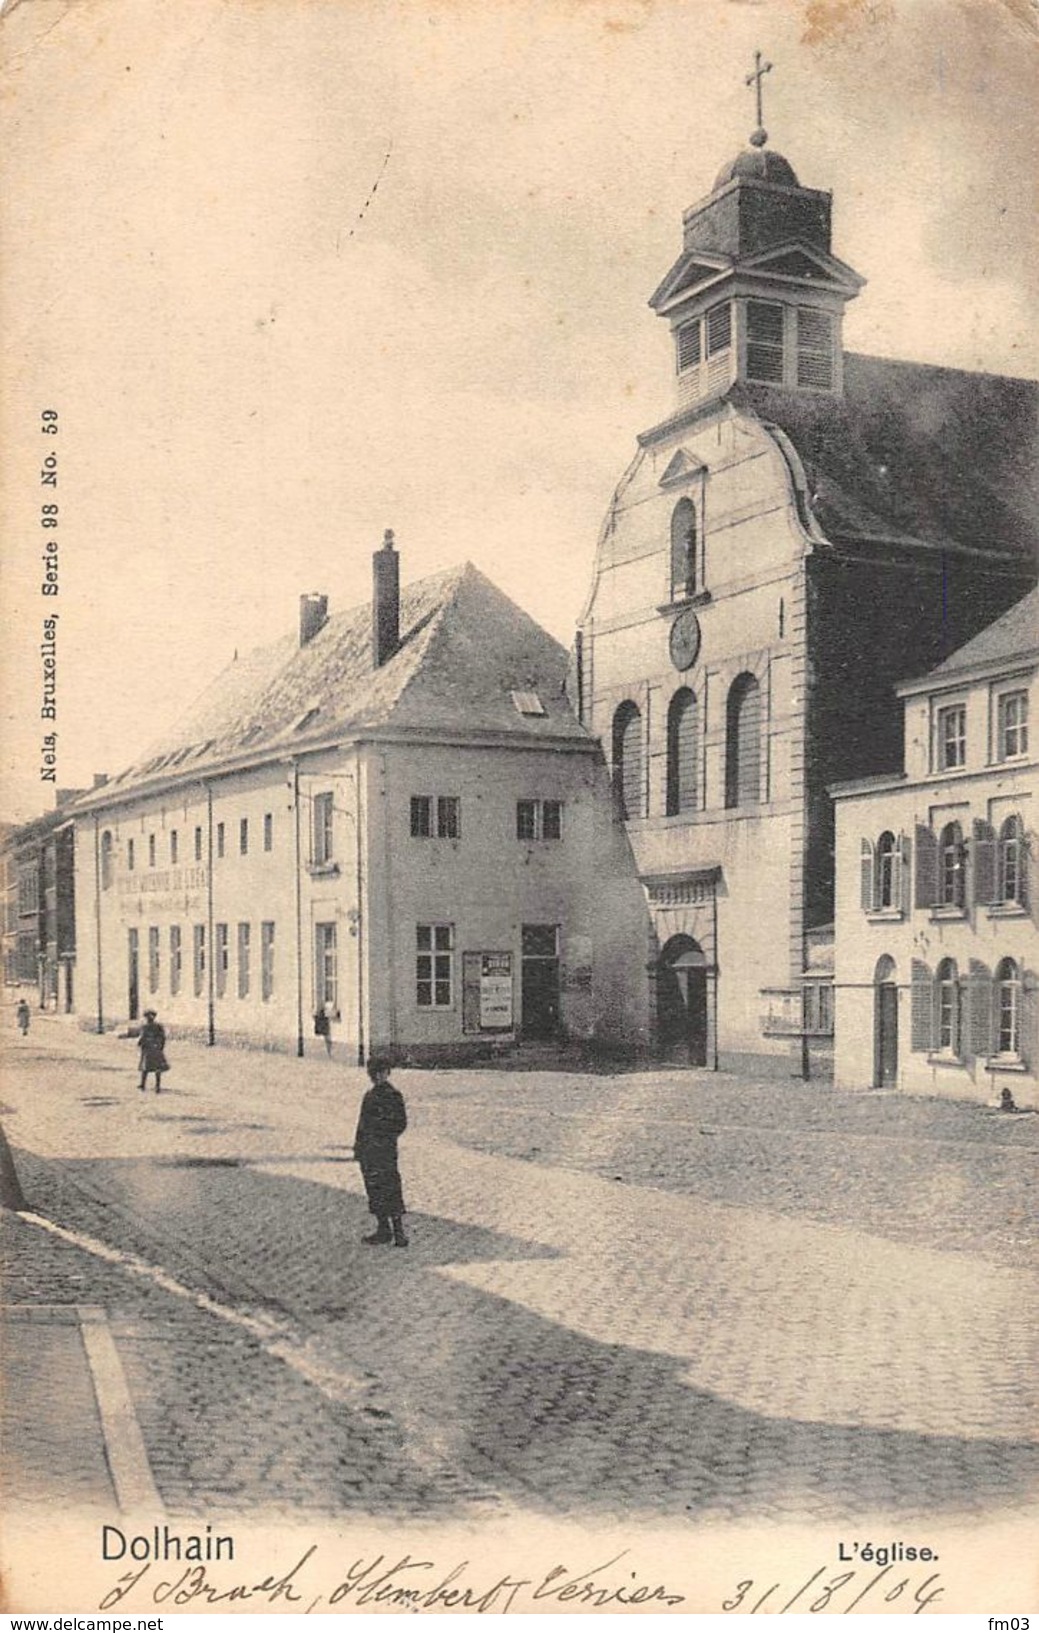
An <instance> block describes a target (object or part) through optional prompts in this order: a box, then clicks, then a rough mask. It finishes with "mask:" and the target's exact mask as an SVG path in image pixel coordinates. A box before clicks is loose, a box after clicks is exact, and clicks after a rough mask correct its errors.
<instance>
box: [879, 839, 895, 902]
mask: <svg viewBox="0 0 1039 1633" xmlns="http://www.w3.org/2000/svg"><path fill="white" fill-rule="evenodd" d="M876 899H877V906H878V907H894V906H895V905H896V903H895V836H894V834H893V833H882V834H881V836H880V838H879V839H878V840H877V886H876Z"/></svg>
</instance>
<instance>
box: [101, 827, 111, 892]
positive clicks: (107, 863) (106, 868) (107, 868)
mask: <svg viewBox="0 0 1039 1633" xmlns="http://www.w3.org/2000/svg"><path fill="white" fill-rule="evenodd" d="M111 885H112V834H111V831H110V830H109V829H108V828H106V829H105V831H104V833H103V834H102V835H101V889H102V890H109V889H111Z"/></svg>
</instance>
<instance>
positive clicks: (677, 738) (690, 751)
mask: <svg viewBox="0 0 1039 1633" xmlns="http://www.w3.org/2000/svg"><path fill="white" fill-rule="evenodd" d="M698 742H699V740H698V733H697V723H696V698H695V697H694V695H693V693H692V692H691V691H690V690H689V688H688V687H687V686H683V687H682V688H681V689H680V690H679V691H677V692H676V693H675V695H674V697H673V698H672V699H671V703H670V705H669V707H668V711H667V796H666V801H665V809H666V812H667V815H668V816H680V815H681V813H682V812H683V811H695V810H696V760H697V753H698Z"/></svg>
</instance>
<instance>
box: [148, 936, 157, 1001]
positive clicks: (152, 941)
mask: <svg viewBox="0 0 1039 1633" xmlns="http://www.w3.org/2000/svg"><path fill="white" fill-rule="evenodd" d="M158 990H159V926H158V925H157V924H153V925H151V926H150V927H149V930H148V991H149V992H158Z"/></svg>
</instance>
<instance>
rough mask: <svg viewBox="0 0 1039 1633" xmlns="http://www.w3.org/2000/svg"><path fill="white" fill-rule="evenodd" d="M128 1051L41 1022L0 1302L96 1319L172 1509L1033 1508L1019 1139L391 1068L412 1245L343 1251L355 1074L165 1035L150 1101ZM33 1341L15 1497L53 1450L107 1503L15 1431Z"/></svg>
mask: <svg viewBox="0 0 1039 1633" xmlns="http://www.w3.org/2000/svg"><path fill="white" fill-rule="evenodd" d="M134 1058H135V1057H134V1051H133V1046H132V1044H130V1043H128V1042H125V1041H120V1040H118V1039H114V1038H111V1037H106V1038H103V1039H99V1038H96V1037H93V1036H89V1035H86V1034H83V1033H79V1032H77V1031H75V1030H73V1029H71V1028H70V1027H68V1026H66V1025H63V1024H61V1023H58V1022H41V1023H40V1024H39V1025H37V1026H34V1029H33V1032H32V1034H31V1037H30V1038H29V1040H27V1041H26V1042H24V1043H21V1042H20V1041H10V1040H9V1043H8V1050H7V1064H6V1067H5V1078H4V1083H5V1099H6V1102H7V1103H6V1106H5V1112H4V1126H5V1130H6V1132H7V1136H8V1139H9V1140H10V1143H11V1146H12V1148H13V1150H14V1156H15V1161H16V1164H17V1169H18V1174H19V1178H20V1180H21V1184H22V1188H23V1190H24V1193H25V1198H26V1206H27V1212H28V1214H29V1215H30V1216H35V1217H20V1216H18V1215H13V1214H11V1213H7V1214H5V1216H4V1225H5V1232H6V1243H5V1253H6V1263H7V1270H6V1278H5V1282H6V1287H5V1303H6V1305H7V1306H8V1307H10V1308H13V1309H14V1310H15V1311H16V1312H17V1311H19V1310H21V1311H23V1312H24V1309H25V1307H26V1306H30V1307H36V1308H45V1309H60V1307H62V1306H69V1305H77V1306H91V1307H100V1308H101V1309H102V1310H103V1311H104V1312H105V1315H106V1317H107V1323H108V1326H109V1328H110V1330H111V1333H112V1336H113V1338H114V1342H115V1347H116V1350H117V1352H118V1356H119V1359H120V1361H121V1364H122V1369H123V1372H124V1373H125V1378H126V1383H127V1386H128V1389H129V1393H130V1396H131V1399H132V1403H133V1407H134V1410H135V1413H136V1417H137V1420H138V1423H139V1425H140V1430H141V1434H142V1436H143V1442H144V1446H145V1448H146V1453H147V1462H148V1465H149V1466H150V1470H151V1475H152V1477H153V1479H154V1481H155V1485H156V1487H157V1490H158V1494H159V1497H160V1499H161V1502H162V1504H163V1505H164V1507H165V1509H166V1510H167V1511H168V1512H169V1513H171V1514H183V1515H193V1514H196V1515H201V1514H205V1513H209V1512H212V1511H213V1510H214V1508H220V1509H222V1510H223V1511H224V1512H227V1511H236V1510H237V1511H245V1512H260V1511H261V1510H262V1511H266V1510H279V1509H280V1510H284V1511H292V1512H293V1513H295V1514H296V1515H298V1514H299V1513H300V1512H301V1511H303V1512H309V1513H311V1514H313V1515H315V1516H322V1515H325V1516H329V1515H331V1516H335V1515H339V1514H343V1513H358V1514H368V1515H375V1516H378V1515H380V1514H383V1515H386V1514H399V1515H414V1514H417V1513H422V1514H424V1515H427V1516H430V1517H436V1516H437V1515H442V1516H444V1517H445V1518H452V1517H457V1516H460V1515H462V1516H464V1515H466V1514H485V1513H486V1514H503V1515H504V1514H508V1513H510V1512H512V1511H523V1512H526V1513H534V1514H541V1515H546V1516H551V1515H571V1516H572V1515H584V1516H587V1517H589V1518H590V1519H598V1518H601V1519H603V1520H608V1519H611V1518H616V1517H618V1516H628V1517H637V1518H639V1519H646V1520H650V1519H662V1520H669V1521H672V1522H673V1521H675V1520H677V1519H680V1518H683V1517H684V1518H691V1519H698V1520H700V1519H707V1520H730V1521H731V1520H744V1519H747V1520H757V1519H762V1518H764V1519H775V1520H789V1521H801V1520H827V1521H831V1520H832V1521H839V1520H841V1519H843V1518H846V1517H851V1516H854V1515H856V1514H860V1513H863V1512H875V1513H876V1512H883V1513H886V1514H889V1515H893V1516H897V1517H898V1518H899V1519H901V1520H904V1521H905V1522H906V1523H907V1524H908V1523H910V1522H912V1521H914V1520H918V1519H920V1518H922V1517H926V1516H935V1515H937V1516H940V1517H943V1518H952V1517H956V1518H963V1517H967V1516H972V1515H976V1516H981V1515H985V1514H991V1513H992V1512H994V1511H998V1512H1006V1513H1014V1512H1017V1513H1021V1512H1023V1511H1024V1510H1025V1509H1026V1508H1027V1506H1028V1505H1029V1504H1030V1503H1031V1502H1033V1501H1034V1496H1035V1491H1036V1486H1037V1483H1039V1482H1037V1474H1039V1448H1037V1445H1036V1424H1037V1421H1039V1418H1037V1414H1036V1403H1035V1399H1034V1393H1033V1382H1034V1379H1035V1377H1036V1376H1037V1374H1039V1368H1037V1367H1036V1359H1037V1357H1036V1346H1035V1336H1034V1335H1035V1332H1036V1330H1037V1322H1036V1298H1035V1293H1036V1278H1035V1273H1034V1269H1033V1268H1031V1267H1032V1266H1033V1265H1034V1263H1035V1220H1034V1212H1033V1210H1032V1208H1031V1206H1030V1202H1029V1187H1030V1182H1031V1180H1032V1177H1033V1175H1034V1171H1035V1163H1036V1156H1037V1153H1039V1119H1037V1118H1035V1117H1033V1116H1027V1115H1022V1116H1018V1117H1008V1116H1001V1115H1000V1114H998V1113H996V1112H995V1111H992V1110H989V1109H987V1108H982V1107H978V1106H974V1105H967V1104H959V1105H957V1104H951V1103H936V1102H934V1101H925V1100H911V1099H905V1098H898V1097H896V1096H891V1095H878V1094H862V1095H860V1096H853V1095H847V1094H836V1093H834V1092H833V1091H832V1090H827V1089H824V1088H820V1087H818V1086H816V1085H805V1084H801V1083H793V1082H791V1083H777V1084H771V1085H763V1084H753V1083H748V1082H743V1081H737V1080H735V1079H733V1078H730V1077H713V1076H711V1075H709V1074H706V1073H689V1072H684V1073H683V1072H677V1071H671V1072H668V1071H663V1072H652V1071H651V1072H640V1073H632V1074H620V1075H617V1076H577V1075H567V1074H561V1073H551V1072H530V1073H518V1072H517V1073H506V1072H487V1071H482V1072H443V1073H424V1072H417V1071H415V1072H413V1071H405V1072H401V1073H398V1074H395V1081H397V1082H398V1086H399V1087H401V1088H402V1089H403V1091H404V1093H405V1095H406V1097H407V1100H408V1106H409V1113H410V1118H411V1126H410V1128H409V1132H408V1134H407V1135H406V1137H405V1139H404V1141H403V1143H402V1170H403V1173H404V1178H405V1192H406V1195H407V1197H408V1200H409V1203H410V1206H411V1213H410V1215H409V1229H410V1233H411V1240H412V1245H411V1246H410V1248H409V1249H408V1250H407V1252H398V1251H394V1250H392V1249H377V1250H370V1249H367V1248H365V1247H363V1246H362V1245H361V1244H360V1242H359V1238H360V1236H361V1234H362V1232H363V1231H364V1230H365V1229H366V1228H367V1224H368V1215H367V1213H366V1211H365V1203H364V1197H363V1191H362V1187H361V1182H360V1175H359V1173H358V1171H357V1169H356V1167H355V1165H354V1164H353V1163H352V1162H351V1161H349V1160H348V1158H349V1151H350V1141H351V1138H352V1131H353V1122H354V1119H355V1116H356V1108H357V1104H358V1101H359V1098H360V1093H361V1090H362V1086H363V1077H362V1074H361V1073H360V1072H359V1071H358V1070H357V1069H356V1068H355V1067H348V1066H345V1065H343V1064H341V1063H339V1062H337V1061H332V1062H327V1061H325V1060H324V1059H308V1060H306V1061H304V1062H299V1061H296V1060H291V1059H286V1058H283V1057H273V1056H261V1055H255V1054H244V1053H242V1054H235V1053H231V1052H225V1051H223V1050H217V1051H207V1050H205V1049H203V1048H201V1047H199V1046H195V1045H188V1044H186V1043H183V1042H179V1041H177V1040H174V1042H173V1043H172V1045H171V1058H172V1061H173V1068H174V1069H173V1072H172V1073H171V1076H170V1079H169V1090H170V1092H169V1093H167V1092H166V1091H165V1090H164V1092H163V1094H162V1096H161V1097H158V1098H157V1097H155V1096H154V1095H152V1094H149V1095H147V1096H145V1095H142V1094H139V1093H138V1092H137V1090H136V1087H135V1076H134V1071H133V1066H134ZM41 1220H42V1221H46V1222H48V1223H49V1224H50V1225H52V1226H57V1227H60V1229H61V1231H62V1232H64V1233H65V1234H64V1235H59V1234H56V1233H55V1231H54V1230H52V1229H47V1228H46V1227H45V1224H43V1223H41V1222H40V1221H41ZM48 1330H49V1331H51V1332H53V1333H54V1334H57V1335H58V1336H56V1337H55V1338H54V1340H53V1344H52V1346H51V1348H52V1351H53V1355H54V1356H55V1358H56V1359H55V1362H54V1364H55V1365H56V1366H59V1367H60V1366H61V1365H62V1364H63V1363H62V1354H63V1353H64V1352H63V1350H62V1346H63V1345H64V1346H67V1344H68V1342H69V1339H68V1328H67V1327H61V1326H60V1324H57V1325H55V1326H54V1327H53V1328H51V1329H48ZM25 1331H26V1326H25V1323H24V1322H21V1321H19V1320H14V1319H12V1320H11V1321H10V1322H9V1326H8V1333H9V1337H8V1346H7V1348H8V1360H7V1367H8V1372H9V1375H10V1376H11V1377H12V1378H13V1380H14V1383H13V1386H12V1387H11V1388H9V1390H8V1392H7V1397H6V1400H5V1412H6V1414H7V1417H8V1422H7V1424H6V1431H7V1433H6V1436H5V1438H6V1441H7V1444H8V1447H9V1448H13V1450H11V1451H10V1452H9V1455H8V1459H7V1462H8V1480H9V1483H10V1487H11V1489H10V1490H9V1496H10V1498H11V1499H12V1500H13V1501H14V1502H16V1503H19V1504H25V1503H29V1504H31V1502H32V1501H34V1500H35V1501H53V1500H54V1495H55V1493H54V1482H53V1477H50V1478H49V1479H46V1480H45V1479H44V1478H43V1477H42V1474H41V1471H45V1470H46V1469H47V1468H48V1467H50V1466H51V1464H52V1463H53V1458H54V1446H55V1440H56V1438H58V1439H60V1438H61V1436H65V1437H69V1436H71V1437H72V1440H71V1444H72V1450H71V1451H69V1450H68V1447H66V1451H67V1453H68V1455H67V1469H68V1474H67V1481H68V1499H69V1501H75V1502H77V1503H78V1502H82V1501H83V1500H85V1499H84V1493H86V1494H87V1497H88V1498H89V1493H90V1492H91V1491H93V1492H94V1493H95V1495H96V1499H97V1501H98V1502H99V1503H100V1502H104V1501H109V1500H110V1493H107V1492H105V1491H102V1490H101V1488H100V1482H99V1479H98V1476H97V1473H96V1470H95V1469H94V1467H93V1464H92V1461H91V1459H92V1458H96V1453H95V1452H93V1451H92V1449H91V1444H90V1441H91V1434H92V1433H93V1432H94V1426H92V1425H91V1423H90V1420H89V1413H88V1412H87V1410H86V1408H84V1409H83V1410H81V1411H80V1414H79V1417H78V1419H76V1413H75V1411H74V1410H73V1407H74V1405H75V1402H74V1401H73V1403H72V1406H70V1409H69V1413H68V1414H67V1421H63V1423H62V1424H61V1425H60V1433H59V1429H56V1428H55V1425H54V1423H47V1424H41V1423H40V1422H39V1421H38V1418H34V1414H33V1411H32V1405H33V1400H34V1399H35V1398H36V1397H35V1396H34V1395H33V1389H32V1387H30V1385H31V1378H30V1373H31V1371H32V1365H33V1363H32V1355H33V1350H32V1348H31V1347H29V1346H26V1345H25V1344H23V1343H22V1342H21V1340H22V1337H23V1336H24V1333H25ZM19 1380H21V1382H19ZM70 1399H71V1397H70ZM74 1420H75V1421H78V1423H79V1424H80V1429H79V1431H78V1433H79V1435H80V1439H81V1441H82V1447H81V1450H82V1456H81V1457H79V1456H77V1455H76V1454H75V1437H76V1433H77V1431H76V1430H75V1427H74ZM34 1423H35V1427H34Z"/></svg>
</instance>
